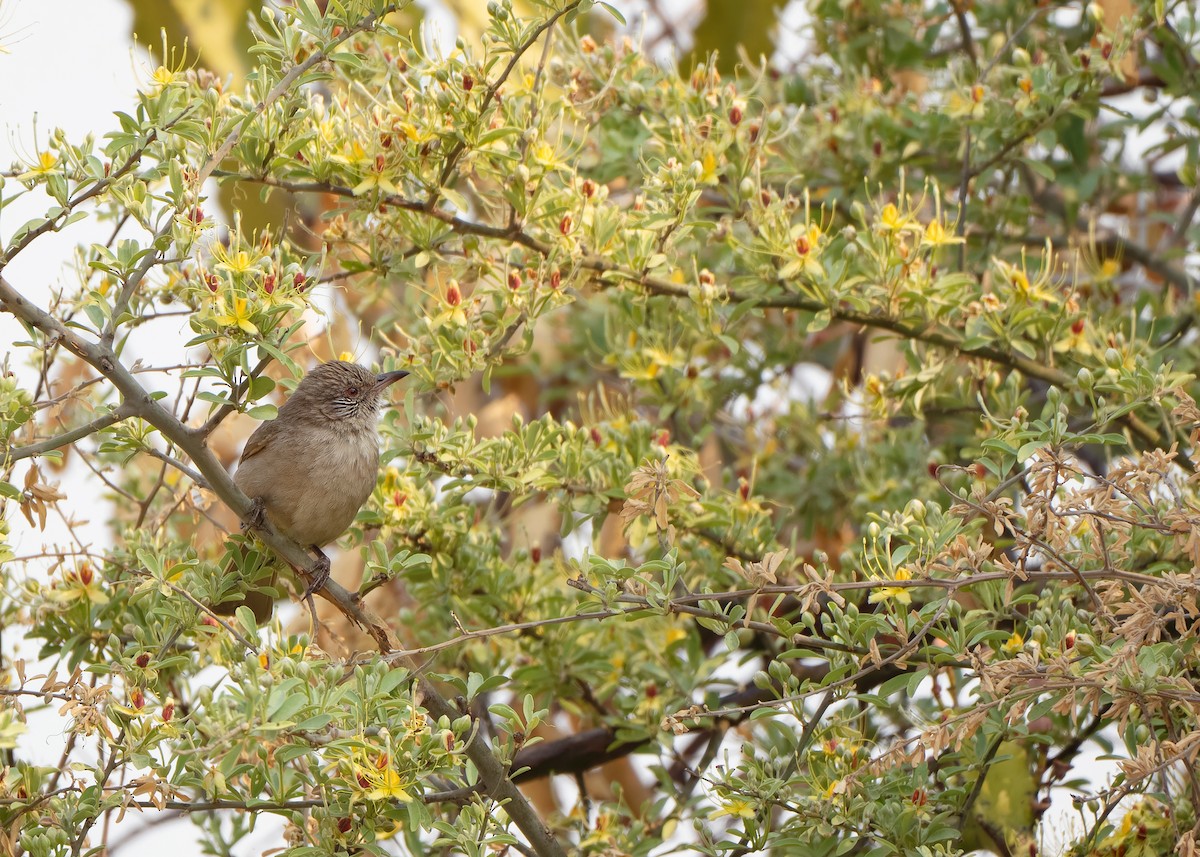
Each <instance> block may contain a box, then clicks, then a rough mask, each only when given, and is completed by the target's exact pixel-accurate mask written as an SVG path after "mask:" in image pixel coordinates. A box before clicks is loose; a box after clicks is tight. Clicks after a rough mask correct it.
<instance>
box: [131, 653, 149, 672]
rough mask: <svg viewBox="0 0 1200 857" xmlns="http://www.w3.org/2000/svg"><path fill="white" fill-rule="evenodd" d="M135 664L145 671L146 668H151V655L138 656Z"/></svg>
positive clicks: (142, 654)
mask: <svg viewBox="0 0 1200 857" xmlns="http://www.w3.org/2000/svg"><path fill="white" fill-rule="evenodd" d="M134 663H135V664H137V665H138V666H139V667H140V668H141V669H145V668H146V667H148V666H150V655H149V653H147V652H142V653H141V654H140V655H138V656H137V658H136V659H135V660H134Z"/></svg>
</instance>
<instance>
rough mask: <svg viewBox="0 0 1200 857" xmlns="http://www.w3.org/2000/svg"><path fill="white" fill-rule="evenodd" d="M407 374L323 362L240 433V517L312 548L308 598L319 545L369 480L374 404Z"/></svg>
mask: <svg viewBox="0 0 1200 857" xmlns="http://www.w3.org/2000/svg"><path fill="white" fill-rule="evenodd" d="M408 374H409V373H408V372H406V371H404V370H397V371H394V372H383V373H379V374H376V373H375V372H372V371H371V370H369V369H367V368H365V367H363V366H360V365H358V364H357V363H350V362H347V361H344V360H332V361H330V362H328V363H322V364H320V365H319V366H317V367H315V368H314V369H312V370H311V371H310V372H308V374H306V375H305V376H304V378H303V379H302V380H301V381H300V383H299V384H298V385H297V386H296V389H295V390H294V391H293V392H292V395H291V396H290V397H289V398H288V400H287V401H286V402H284V404H283V406H282V407H281V408H280V409H279V413H278V414H277V415H276V417H275V419H273V420H270V421H268V422H265V423H263V424H262V425H260V426H259V427H258V428H257V429H255V430H254V433H253V434H251V435H250V438H249V439H248V440H247V441H246V446H245V448H244V449H243V450H242V455H241V460H240V462H239V464H238V468H237V470H236V471H234V474H233V482H234V484H235V485H237V487H238V488H240V489H241V490H242V492H243V493H244V494H245V495H246V496H247V497H249V498H250V500H251V508H250V512H249V514H248V515H247V516H246V520H245V524H246V526H247V527H248V528H249V529H254V528H261V527H262V524H263V518H264V517H265V518H266V520H268V521H270V523H271V526H272V527H273V528H274V529H275V530H276V531H277V532H279V533H282V534H283V535H285V536H287V537H288V538H290V539H292V540H294V541H296V542H298V543H299V544H301V545H303V546H305V547H307V548H308V549H309V550H311V551H312V552H313V553H314V554H315V555H316V564H315V565H314V566H313V568H312V569H311V571H310V578H309V580H310V582H309V586H308V589H307V591H306V592H305V593H304V598H306V599H307V598H308V597H309V596H310V595H312V593H314V592H316V591H318V590H320V589H321V588H322V587H324V585H325V583H326V581H328V580H329V557H328V556H326V555H325V552H324V551H323V550H322V548H323V547H325V546H326V545H328V544H329V543H330V542H332V541H334V540H336V539H337V538H338V536H340V535H341V534H342V533H344V532H345V531H346V529H347V528H348V527H349V526H350V524H351V523H352V522H353V521H354V518H355V516H356V515H357V514H358V510H359V509H360V508H362V505H363V503H365V502H366V500H367V498H368V497H369V496H371V492H372V491H373V490H374V488H375V481H376V477H377V476H378V473H379V434H378V429H377V422H378V418H379V411H380V405H381V402H382V399H383V396H384V393H385V392H386V391H387V389H388V388H389V387H390V386H391V385H392V384H394V383H396V382H397V381H399V380H400V379H401V378H404V377H406V376H408ZM248 601H249V599H248ZM251 609H254V607H253V606H252V608H251ZM255 612H256V614H257V612H258V610H255Z"/></svg>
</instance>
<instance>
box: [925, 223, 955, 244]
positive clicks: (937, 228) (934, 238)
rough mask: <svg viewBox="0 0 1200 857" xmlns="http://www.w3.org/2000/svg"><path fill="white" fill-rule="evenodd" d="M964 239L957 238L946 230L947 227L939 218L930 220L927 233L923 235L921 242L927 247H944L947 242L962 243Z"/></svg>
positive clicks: (926, 229)
mask: <svg viewBox="0 0 1200 857" xmlns="http://www.w3.org/2000/svg"><path fill="white" fill-rule="evenodd" d="M962 242H963V239H961V238H957V237H955V236H954V235H951V234H950V233H949V232H947V231H946V227H945V226H943V225H942V223H941V221H939V220H931V221H929V225H928V226H926V227H925V234H924V235H923V236H922V237H921V243H922V244H923V245H925V246H926V247H944V246H946V245H947V244H961V243H962Z"/></svg>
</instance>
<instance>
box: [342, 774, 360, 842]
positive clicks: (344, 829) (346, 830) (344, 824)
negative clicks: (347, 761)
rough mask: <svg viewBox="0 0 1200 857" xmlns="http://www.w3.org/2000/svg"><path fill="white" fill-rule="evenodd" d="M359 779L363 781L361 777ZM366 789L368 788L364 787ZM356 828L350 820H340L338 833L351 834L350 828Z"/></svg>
mask: <svg viewBox="0 0 1200 857" xmlns="http://www.w3.org/2000/svg"><path fill="white" fill-rule="evenodd" d="M359 779H362V778H361V777H360V778H359ZM363 788H366V786H363ZM353 826H354V822H353V821H352V820H351V819H349V818H339V819H338V823H337V829H338V833H349V832H350V828H351V827H353Z"/></svg>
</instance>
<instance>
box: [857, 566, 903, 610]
mask: <svg viewBox="0 0 1200 857" xmlns="http://www.w3.org/2000/svg"><path fill="white" fill-rule="evenodd" d="M895 580H912V572H911V571H909V570H908V569H907V568H900V569H897V571H896V577H895ZM888 599H892V600H894V601H897V602H899V603H900V604H912V593H911V592H909V591H908V587H907V586H884V587H882V588H880V590H879V591H878V592H874V593H872V594H871V597H870V598H868V599H867V602H868V603H870V604H878V603H879V602H880V601H887V600H888Z"/></svg>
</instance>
